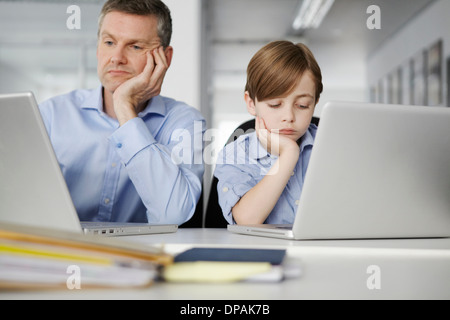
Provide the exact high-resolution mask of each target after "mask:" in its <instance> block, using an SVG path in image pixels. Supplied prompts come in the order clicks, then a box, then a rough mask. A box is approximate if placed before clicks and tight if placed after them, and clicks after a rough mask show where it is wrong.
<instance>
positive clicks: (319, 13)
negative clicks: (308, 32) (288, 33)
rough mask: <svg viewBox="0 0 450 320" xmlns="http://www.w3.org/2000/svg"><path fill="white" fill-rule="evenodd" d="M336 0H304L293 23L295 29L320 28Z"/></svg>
mask: <svg viewBox="0 0 450 320" xmlns="http://www.w3.org/2000/svg"><path fill="white" fill-rule="evenodd" d="M333 3H334V0H303V1H302V4H301V6H299V10H298V13H297V16H296V17H295V19H294V22H293V23H292V28H293V29H294V30H301V29H311V28H318V27H319V26H320V24H321V23H322V20H323V18H325V16H326V15H327V13H328V11H329V10H330V9H331V6H332V5H333Z"/></svg>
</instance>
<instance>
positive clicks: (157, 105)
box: [81, 85, 167, 118]
mask: <svg viewBox="0 0 450 320" xmlns="http://www.w3.org/2000/svg"><path fill="white" fill-rule="evenodd" d="M81 108H82V109H94V110H97V111H98V112H100V113H102V112H103V86H101V85H100V86H98V87H97V88H96V89H94V90H92V92H91V93H90V94H89V95H88V96H87V97H86V99H85V100H84V101H83V103H82V104H81ZM166 112H167V110H166V105H165V104H164V101H163V99H162V98H161V96H156V97H153V98H152V99H150V101H149V102H148V104H147V107H146V108H145V109H144V110H143V111H141V112H140V113H139V117H141V118H143V117H145V116H146V115H148V114H152V113H154V114H159V115H162V116H165V115H166Z"/></svg>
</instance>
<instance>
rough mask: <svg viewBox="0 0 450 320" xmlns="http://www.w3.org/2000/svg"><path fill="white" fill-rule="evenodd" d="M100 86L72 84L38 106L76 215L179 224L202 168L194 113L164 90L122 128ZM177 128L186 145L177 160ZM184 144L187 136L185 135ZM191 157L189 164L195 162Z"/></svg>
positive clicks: (189, 211) (197, 189)
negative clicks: (106, 108) (109, 110)
mask: <svg viewBox="0 0 450 320" xmlns="http://www.w3.org/2000/svg"><path fill="white" fill-rule="evenodd" d="M102 90H103V88H102V87H101V86H100V87H98V88H97V89H95V90H76V91H73V92H71V93H69V94H66V95H62V96H58V97H54V98H52V99H50V100H47V101H45V102H43V103H42V104H41V105H40V106H39V107H40V111H41V114H42V117H43V120H44V122H45V125H46V128H47V131H48V133H49V136H50V139H51V142H52V145H53V148H54V150H55V153H56V157H57V159H58V161H59V164H60V167H61V169H62V172H63V174H64V177H65V180H66V183H67V186H68V188H69V191H70V194H71V196H72V200H73V202H74V205H75V207H76V209H77V212H78V215H79V217H80V220H81V221H117V222H148V223H152V224H166V223H174V224H182V223H184V222H185V221H187V220H189V219H190V217H191V216H192V215H193V213H194V211H195V207H196V204H197V201H198V199H199V197H200V194H201V190H202V185H201V180H202V177H203V173H204V165H203V162H202V161H199V160H198V159H202V149H203V144H202V137H203V133H204V131H205V121H204V119H203V117H202V116H201V114H200V112H198V111H197V110H195V109H194V108H192V107H189V106H187V105H186V104H184V103H182V102H178V101H175V100H173V99H169V98H165V97H162V96H157V97H154V98H153V99H151V100H150V102H149V104H148V106H147V108H146V109H145V110H144V111H143V112H141V113H140V114H139V116H138V118H135V119H132V120H130V121H128V122H127V123H126V124H125V125H123V126H122V127H120V126H119V122H118V121H117V120H115V119H112V118H111V117H109V116H108V115H106V114H105V113H104V111H103V98H102V97H103V95H102ZM180 130H182V132H184V133H186V132H187V133H189V134H190V135H185V136H184V137H190V138H191V139H192V141H190V142H192V143H187V145H188V146H192V148H189V149H187V150H186V149H183V151H184V153H187V152H189V154H187V155H186V154H183V159H186V158H189V159H190V161H186V163H182V164H180V165H176V164H175V162H174V161H173V160H172V150H173V148H174V147H175V146H177V145H179V143H180V136H176V135H174V132H175V133H176V132H177V131H180ZM184 142H185V143H186V141H184ZM194 160H195V161H196V162H197V163H195V161H194Z"/></svg>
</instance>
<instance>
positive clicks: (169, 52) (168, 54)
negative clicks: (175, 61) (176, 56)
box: [164, 46, 173, 67]
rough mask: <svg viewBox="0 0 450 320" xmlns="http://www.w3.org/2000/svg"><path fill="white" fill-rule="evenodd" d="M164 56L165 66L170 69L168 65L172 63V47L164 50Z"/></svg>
mask: <svg viewBox="0 0 450 320" xmlns="http://www.w3.org/2000/svg"><path fill="white" fill-rule="evenodd" d="M164 55H165V56H166V61H167V65H168V66H169V67H170V64H171V63H172V57H173V47H171V46H168V47H167V48H166V49H165V50H164Z"/></svg>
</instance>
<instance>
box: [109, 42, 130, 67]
mask: <svg viewBox="0 0 450 320" xmlns="http://www.w3.org/2000/svg"><path fill="white" fill-rule="evenodd" d="M124 51H125V49H124V48H123V47H120V46H117V47H116V48H115V49H114V51H113V53H112V56H111V63H113V64H115V65H120V64H126V63H127V58H126V55H125V52H124Z"/></svg>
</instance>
